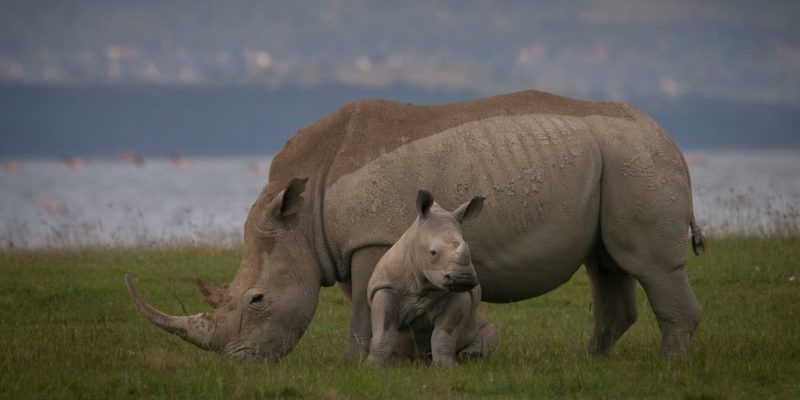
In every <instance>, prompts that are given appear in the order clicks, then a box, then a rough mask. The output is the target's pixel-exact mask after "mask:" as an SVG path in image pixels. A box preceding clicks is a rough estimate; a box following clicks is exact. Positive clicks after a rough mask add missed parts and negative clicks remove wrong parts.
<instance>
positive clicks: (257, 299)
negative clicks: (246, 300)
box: [250, 293, 264, 304]
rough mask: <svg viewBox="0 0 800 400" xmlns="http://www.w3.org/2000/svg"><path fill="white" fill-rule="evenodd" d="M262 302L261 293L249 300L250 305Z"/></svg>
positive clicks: (262, 296)
mask: <svg viewBox="0 0 800 400" xmlns="http://www.w3.org/2000/svg"><path fill="white" fill-rule="evenodd" d="M262 300H264V295H263V294H262V293H259V294H257V295H255V296H253V297H252V298H250V304H255V303H260V302H261V301H262Z"/></svg>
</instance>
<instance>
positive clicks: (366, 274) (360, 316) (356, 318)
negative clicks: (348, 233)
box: [344, 246, 389, 361]
mask: <svg viewBox="0 0 800 400" xmlns="http://www.w3.org/2000/svg"><path fill="white" fill-rule="evenodd" d="M387 250H389V247H388V246H371V247H365V248H363V249H359V250H357V251H356V252H355V253H353V256H352V258H351V261H350V280H351V281H350V290H351V296H352V297H351V301H352V307H353V310H352V313H351V317H350V338H349V340H348V342H347V349H346V350H345V353H344V356H345V358H346V359H350V360H353V361H362V360H365V359H366V358H367V355H368V354H369V343H370V340H371V339H372V325H371V322H370V321H371V319H370V309H369V304H368V303H367V284H368V283H369V278H370V277H371V276H372V271H373V270H374V269H375V264H377V263H378V260H380V259H381V257H383V253H386V251H387Z"/></svg>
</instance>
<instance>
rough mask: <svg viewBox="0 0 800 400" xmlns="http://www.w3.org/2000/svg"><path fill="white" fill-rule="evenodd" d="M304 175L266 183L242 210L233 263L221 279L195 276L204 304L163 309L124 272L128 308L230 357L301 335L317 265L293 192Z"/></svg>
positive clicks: (302, 208) (268, 352)
mask: <svg viewBox="0 0 800 400" xmlns="http://www.w3.org/2000/svg"><path fill="white" fill-rule="evenodd" d="M305 183H306V179H293V180H291V182H289V183H288V184H280V183H270V184H268V185H267V186H266V187H265V188H264V190H263V191H262V192H261V194H260V195H259V197H258V198H257V199H256V201H255V203H254V204H253V206H252V207H251V209H250V213H249V215H248V217H247V221H246V223H245V229H244V231H245V232H244V249H243V256H242V261H241V264H240V265H239V270H238V272H237V273H236V277H235V278H234V279H233V282H231V283H230V284H229V285H225V286H222V287H215V286H211V285H209V284H206V283H205V282H203V281H200V280H198V287H199V288H200V291H201V292H202V293H203V294H204V295H205V297H206V300H207V301H208V303H209V304H210V305H211V306H212V309H211V310H210V311H207V312H204V313H200V314H196V315H189V316H171V315H167V314H164V313H162V312H160V311H158V310H157V309H155V308H154V307H152V306H150V305H149V304H148V303H147V302H146V301H144V299H142V297H141V296H140V295H139V293H138V292H137V291H136V289H135V288H134V286H133V284H132V283H131V282H130V280H129V279H128V278H127V276H126V278H125V279H126V284H127V286H128V291H129V293H130V295H131V297H132V298H133V301H134V303H135V304H136V307H137V308H138V309H139V311H140V312H141V313H142V314H143V315H144V316H146V317H147V318H148V319H149V320H150V321H151V322H153V323H154V324H156V325H158V326H159V327H161V328H162V329H164V330H165V331H167V332H170V333H174V334H176V335H178V336H180V337H181V338H183V339H184V340H186V341H188V342H190V343H192V344H194V345H196V346H198V347H200V348H202V349H206V350H214V351H218V352H221V353H222V354H224V355H227V356H232V357H250V358H259V359H272V360H277V359H279V358H280V357H282V356H284V355H286V354H287V353H288V352H289V351H290V350H291V349H292V347H294V345H295V344H296V343H297V341H298V340H299V339H300V337H301V336H302V335H303V332H304V331H305V329H306V327H307V326H308V323H309V322H310V320H311V317H312V316H313V314H314V311H315V309H316V306H317V297H318V294H319V289H320V286H321V272H320V269H319V267H318V262H317V258H316V257H315V255H314V253H313V252H312V251H311V249H312V248H313V247H312V244H311V243H309V242H308V241H309V239H308V238H309V236H308V234H307V231H308V229H307V226H309V224H308V223H307V221H306V220H307V219H308V218H310V217H308V216H307V215H306V214H311V213H310V212H308V211H309V206H308V204H304V203H305V202H304V198H303V197H302V196H301V194H302V193H303V191H304V190H305Z"/></svg>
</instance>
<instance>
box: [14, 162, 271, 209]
mask: <svg viewBox="0 0 800 400" xmlns="http://www.w3.org/2000/svg"><path fill="white" fill-rule="evenodd" d="M58 160H59V162H60V163H61V164H62V165H63V166H64V168H66V169H67V170H70V171H77V170H80V169H82V168H84V167H85V166H86V165H87V164H88V163H89V160H88V159H87V158H85V157H81V156H71V155H70V156H62V157H59V158H58ZM115 160H117V161H119V162H125V163H131V164H133V165H136V166H142V165H144V164H145V158H144V156H143V155H142V153H140V152H138V151H136V150H121V151H120V152H119V153H117V156H116V158H115ZM168 161H169V163H170V165H171V166H172V167H173V168H174V169H176V170H186V169H189V168H190V167H191V163H190V162H189V160H188V159H186V158H185V157H183V156H182V155H180V154H178V153H171V154H169V156H168ZM246 167H247V170H248V171H249V172H250V173H252V174H254V175H257V176H263V177H267V176H268V174H269V164H268V163H259V162H257V161H250V162H248V163H247V165H246ZM22 168H23V166H22V163H20V162H19V161H16V160H4V161H3V162H2V163H1V164H0V170H2V171H3V173H4V174H6V175H15V174H17V173H19V172H20V171H21V170H22ZM35 204H36V208H37V209H38V210H39V211H40V212H41V213H42V214H44V215H48V216H53V217H54V216H59V215H62V214H63V213H64V210H65V208H64V205H63V204H62V202H61V201H59V200H57V199H55V198H50V197H40V198H38V199H36V201H35Z"/></svg>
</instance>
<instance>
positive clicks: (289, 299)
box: [126, 91, 703, 360]
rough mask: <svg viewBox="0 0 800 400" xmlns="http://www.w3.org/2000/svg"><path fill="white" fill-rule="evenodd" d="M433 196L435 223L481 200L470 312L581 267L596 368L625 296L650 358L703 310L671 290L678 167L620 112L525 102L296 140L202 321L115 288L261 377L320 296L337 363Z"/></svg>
mask: <svg viewBox="0 0 800 400" xmlns="http://www.w3.org/2000/svg"><path fill="white" fill-rule="evenodd" d="M420 187H426V188H432V189H434V190H435V191H436V193H437V200H438V201H439V203H441V204H443V205H447V206H452V205H456V204H462V203H463V202H465V201H467V200H468V199H469V198H468V197H467V194H468V193H482V194H484V195H485V196H486V199H487V202H489V204H491V205H492V207H490V208H488V209H487V210H485V211H484V212H483V215H481V218H479V219H478V220H476V221H474V223H471V224H467V225H466V226H465V227H464V230H463V237H464V239H465V240H466V241H467V242H468V243H470V244H471V246H470V251H471V256H472V263H473V265H474V267H475V270H476V272H477V274H478V278H479V281H480V285H481V291H482V297H481V299H482V301H488V302H495V303H503V302H512V301H519V300H524V299H529V298H532V297H536V296H539V295H542V294H544V293H547V292H549V291H551V290H553V289H555V288H557V287H559V286H560V285H562V284H563V283H564V282H566V281H567V280H569V279H570V277H571V276H572V275H573V274H574V273H575V271H576V270H577V269H578V268H579V267H580V266H581V265H585V266H586V269H587V271H588V273H589V277H590V280H591V286H592V307H591V309H592V312H593V314H594V331H593V333H592V335H591V336H590V339H589V342H588V344H587V345H586V349H587V351H588V352H590V353H606V352H608V351H611V350H612V348H613V346H614V344H615V343H616V342H617V340H618V339H619V338H620V337H621V336H622V335H623V333H624V332H625V331H626V330H627V329H628V328H629V327H630V326H631V324H633V323H634V321H635V320H636V318H637V312H638V311H637V301H636V282H639V283H640V284H641V285H642V287H643V288H644V291H645V293H646V295H647V298H648V300H649V302H650V305H651V308H652V310H653V312H654V313H655V316H656V319H657V321H658V325H659V328H660V329H661V351H662V353H663V354H665V355H666V356H669V357H676V356H680V355H682V354H684V353H685V352H686V351H687V348H688V344H689V339H690V337H691V335H692V333H693V332H694V331H695V329H696V327H697V326H698V324H699V322H700V319H701V309H700V304H699V303H698V301H697V299H696V297H695V295H694V293H693V292H692V289H691V287H690V285H689V280H688V278H687V276H686V271H685V268H684V266H685V264H686V261H687V239H688V231H689V229H690V228H691V232H692V244H693V246H694V248H695V252H699V251H701V250H702V249H703V239H702V234H701V233H700V231H699V229H697V226H696V225H695V223H694V215H693V209H692V197H691V186H690V181H689V174H688V170H687V168H686V164H685V162H684V159H683V156H682V154H681V153H680V151H679V150H678V149H677V147H676V146H675V145H674V143H673V142H672V141H671V139H670V138H669V137H668V136H667V135H666V133H664V131H663V130H662V129H661V128H660V127H659V126H658V125H657V124H656V123H655V122H654V121H653V120H652V119H650V118H649V117H648V116H647V115H646V114H644V113H643V112H641V111H639V110H638V109H636V108H634V107H632V106H630V105H628V104H625V103H614V102H596V101H585V100H578V99H569V98H565V97H560V96H555V95H552V94H549V93H544V92H536V91H526V92H518V93H511V94H507V95H501V96H494V97H489V98H484V99H477V100H471V101H466V102H460V103H451V104H444V105H437V106H414V105H408V104H400V103H393V102H388V101H383V100H363V101H358V102H354V103H351V104H348V105H346V106H344V107H342V108H341V109H339V110H337V111H336V112H334V113H331V114H329V115H328V116H326V117H324V118H322V119H320V120H319V121H317V122H315V123H314V124H312V125H310V126H308V127H306V128H303V129H301V130H300V131H298V132H297V133H295V135H294V136H293V137H292V138H291V139H290V140H289V141H287V143H286V145H285V146H284V147H283V148H282V149H281V151H280V152H278V153H277V154H276V155H275V157H274V158H273V161H272V165H271V168H270V177H269V182H268V184H267V185H266V186H265V187H264V189H263V190H262V192H261V194H260V195H259V196H258V198H257V199H256V201H255V202H254V204H253V206H252V207H251V209H250V212H249V214H248V216H247V221H246V223H245V227H244V243H243V255H242V260H241V263H240V265H239V269H238V271H237V273H236V276H235V277H234V279H233V281H232V282H231V283H229V284H227V285H224V286H213V285H209V284H205V283H204V282H198V286H199V287H200V289H201V292H202V293H203V294H205V295H206V298H207V300H208V302H209V304H210V305H211V307H212V308H211V309H210V310H209V311H206V312H202V313H199V314H195V315H191V316H170V315H166V314H163V313H161V312H159V311H158V310H156V309H155V308H153V307H151V306H150V305H148V304H147V303H146V302H145V301H144V300H143V299H142V298H141V297H140V296H139V294H138V293H137V292H136V290H135V289H134V287H133V285H132V284H131V282H130V280H128V279H126V283H127V285H128V289H129V292H130V294H131V296H132V298H133V299H134V302H135V304H136V306H137V308H138V309H139V311H140V312H141V313H142V314H143V315H145V316H146V317H147V318H148V319H149V320H150V321H151V322H153V323H154V324H156V325H158V326H159V327H161V328H162V329H164V330H166V331H167V332H170V333H174V334H176V335H178V336H180V337H182V338H183V339H185V340H187V341H189V342H191V343H193V344H195V345H197V346H198V347H201V348H203V349H209V350H214V351H218V352H220V353H222V354H224V355H228V356H232V357H240V356H246V357H251V358H257V359H270V360H276V359H279V358H281V357H282V356H284V355H285V354H287V353H288V352H289V351H290V350H291V349H292V347H293V346H294V345H295V344H296V343H297V341H298V340H299V339H300V338H301V336H302V335H303V333H304V332H305V330H306V327H307V326H308V323H309V322H310V320H311V318H312V316H313V314H314V312H315V310H316V307H317V303H318V295H319V291H320V288H321V287H322V286H330V285H333V284H336V283H338V284H339V285H340V287H341V288H342V290H343V291H344V293H345V294H346V295H347V296H348V298H349V299H350V300H351V302H352V318H351V322H350V337H349V342H348V346H347V350H346V355H347V356H348V357H349V358H352V359H357V360H361V359H365V358H366V356H367V354H368V351H369V344H370V340H371V336H372V325H371V321H370V308H369V305H368V303H367V285H368V282H369V279H370V277H371V275H372V271H373V269H374V267H375V265H376V264H377V262H378V260H379V259H380V258H381V257H382V256H383V254H384V253H385V252H386V251H387V250H388V249H389V248H390V247H391V246H392V245H393V244H394V243H395V242H396V241H397V239H398V238H399V237H400V236H401V235H402V234H403V232H404V231H405V230H406V229H407V228H408V221H410V220H412V219H413V218H414V216H415V215H416V213H417V211H416V210H415V208H414V207H413V205H412V202H411V201H409V199H408V193H414V192H415V191H416V190H417V189H418V188H420Z"/></svg>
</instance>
